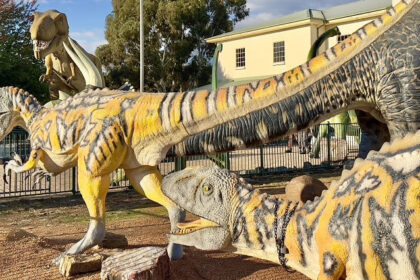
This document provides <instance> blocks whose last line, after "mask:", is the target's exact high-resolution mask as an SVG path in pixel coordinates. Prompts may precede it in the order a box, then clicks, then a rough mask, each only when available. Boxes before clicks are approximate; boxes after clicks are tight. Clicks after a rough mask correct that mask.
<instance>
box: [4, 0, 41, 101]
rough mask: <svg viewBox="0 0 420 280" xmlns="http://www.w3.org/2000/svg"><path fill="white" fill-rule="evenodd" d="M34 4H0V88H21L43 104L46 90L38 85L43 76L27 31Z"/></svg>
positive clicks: (11, 0) (10, 1)
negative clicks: (40, 77)
mask: <svg viewBox="0 0 420 280" xmlns="http://www.w3.org/2000/svg"><path fill="white" fill-rule="evenodd" d="M36 2H37V1H36V0H32V1H27V0H26V1H25V0H20V1H16V0H0V87H1V86H16V87H20V88H23V89H25V90H27V91H28V92H30V93H31V94H33V95H34V96H36V97H37V98H38V100H39V101H41V102H43V101H46V100H47V99H48V87H47V85H46V84H41V83H40V82H39V76H40V75H41V74H42V73H43V72H45V68H44V65H43V63H42V61H38V60H36V59H35V58H34V55H33V52H32V43H31V37H30V34H29V28H30V26H31V22H32V14H33V12H34V11H35V10H36Z"/></svg>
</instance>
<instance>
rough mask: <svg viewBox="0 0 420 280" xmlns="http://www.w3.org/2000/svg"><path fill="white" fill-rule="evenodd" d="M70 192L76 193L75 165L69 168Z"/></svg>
mask: <svg viewBox="0 0 420 280" xmlns="http://www.w3.org/2000/svg"><path fill="white" fill-rule="evenodd" d="M71 171H72V172H71V193H72V194H73V195H76V185H77V184H76V182H77V180H76V167H73V168H72V169H71Z"/></svg>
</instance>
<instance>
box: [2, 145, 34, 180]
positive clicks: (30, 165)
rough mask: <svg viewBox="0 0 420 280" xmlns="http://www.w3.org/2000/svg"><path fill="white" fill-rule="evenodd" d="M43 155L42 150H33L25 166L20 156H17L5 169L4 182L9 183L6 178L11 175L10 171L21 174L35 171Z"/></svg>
mask: <svg viewBox="0 0 420 280" xmlns="http://www.w3.org/2000/svg"><path fill="white" fill-rule="evenodd" d="M41 155H42V150H33V151H32V152H31V154H30V156H29V160H28V161H27V162H26V163H25V164H23V163H22V159H21V158H20V156H19V155H18V154H15V155H14V156H13V159H12V160H10V161H9V162H8V163H7V164H6V166H5V168H4V175H3V180H4V181H5V182H6V183H7V179H6V176H7V175H8V174H9V171H14V172H16V173H21V172H25V171H29V170H32V169H34V168H35V167H36V165H37V163H38V160H39V159H40V158H41Z"/></svg>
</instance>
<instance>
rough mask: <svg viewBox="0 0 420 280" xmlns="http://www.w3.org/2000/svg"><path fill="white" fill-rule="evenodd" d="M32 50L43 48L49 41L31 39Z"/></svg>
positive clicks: (46, 46)
mask: <svg viewBox="0 0 420 280" xmlns="http://www.w3.org/2000/svg"><path fill="white" fill-rule="evenodd" d="M32 43H33V45H34V50H35V51H38V50H45V49H46V48H48V46H49V45H50V43H51V41H41V40H33V41H32Z"/></svg>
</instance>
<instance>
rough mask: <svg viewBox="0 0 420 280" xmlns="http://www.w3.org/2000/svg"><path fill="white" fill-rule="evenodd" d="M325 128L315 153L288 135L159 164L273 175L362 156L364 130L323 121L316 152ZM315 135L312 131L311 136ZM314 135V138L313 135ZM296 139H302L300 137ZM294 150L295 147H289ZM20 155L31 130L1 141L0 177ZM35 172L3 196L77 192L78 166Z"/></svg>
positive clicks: (116, 176)
mask: <svg viewBox="0 0 420 280" xmlns="http://www.w3.org/2000/svg"><path fill="white" fill-rule="evenodd" d="M323 126H326V130H324V131H327V133H326V137H323V138H322V139H321V140H320V141H319V147H320V148H319V153H318V154H317V155H316V156H315V157H314V156H313V155H311V152H309V151H308V150H307V151H306V153H303V152H302V151H301V149H299V146H298V143H297V139H294V140H293V142H292V146H291V147H290V145H289V143H288V141H289V139H288V137H286V138H283V139H280V140H277V141H275V142H271V143H268V144H266V145H263V146H261V147H256V148H249V149H245V150H238V151H233V152H229V153H222V154H216V155H210V156H192V157H187V158H171V157H168V158H166V159H165V160H164V161H163V162H161V163H160V164H159V170H160V172H161V173H162V175H166V174H169V173H171V172H173V171H176V170H180V169H182V168H184V167H185V166H214V165H219V166H221V167H224V168H228V169H230V170H232V171H236V172H238V173H240V174H268V173H282V172H289V171H292V170H294V171H297V170H301V169H315V168H320V167H322V168H328V167H331V166H336V165H340V164H342V163H343V162H344V161H346V160H352V159H355V158H356V157H357V154H358V152H359V139H360V128H359V126H358V125H355V124H321V125H319V126H318V127H317V129H311V130H312V136H309V137H308V139H305V140H307V141H308V143H309V145H308V146H307V148H309V149H312V151H313V150H314V144H315V143H316V141H314V139H315V138H316V137H315V136H316V135H318V131H319V130H321V129H322V127H323ZM342 129H345V131H346V133H347V136H346V137H345V138H346V139H340V138H337V137H335V132H338V131H339V130H342ZM309 135H311V133H310V134H309ZM314 135H315V136H314ZM296 138H297V137H296ZM289 148H291V149H290V150H289ZM12 153H17V154H19V155H20V156H21V157H22V159H23V160H24V161H26V160H27V158H28V156H29V154H30V143H29V139H28V134H27V133H26V132H25V131H23V130H21V129H15V130H13V131H12V133H10V134H9V135H8V136H7V137H6V138H5V139H4V140H3V141H2V142H1V143H0V160H1V162H0V163H1V165H0V175H1V177H0V178H3V174H4V163H5V162H6V161H8V160H10V157H11V154H12ZM32 173H33V172H32V171H31V172H24V173H20V174H16V173H14V172H11V174H9V175H7V176H6V180H7V183H6V182H5V181H4V180H3V179H0V199H1V198H7V197H19V196H32V195H39V194H52V193H63V192H71V193H73V194H74V193H77V192H78V186H77V169H76V168H70V169H68V170H66V171H65V172H63V173H61V174H59V175H57V176H53V177H45V178H43V179H42V180H40V181H39V182H36V181H35V180H34V178H33V177H32V176H31V174H32ZM111 178H112V179H111V188H121V187H123V188H125V187H128V186H129V182H128V180H127V179H126V178H125V174H124V170H122V169H118V170H116V171H114V172H113V173H112V177H111Z"/></svg>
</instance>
